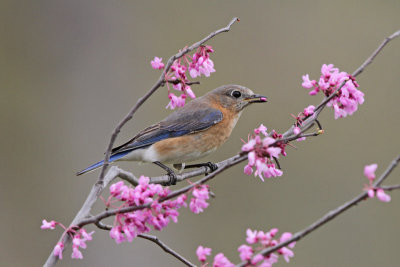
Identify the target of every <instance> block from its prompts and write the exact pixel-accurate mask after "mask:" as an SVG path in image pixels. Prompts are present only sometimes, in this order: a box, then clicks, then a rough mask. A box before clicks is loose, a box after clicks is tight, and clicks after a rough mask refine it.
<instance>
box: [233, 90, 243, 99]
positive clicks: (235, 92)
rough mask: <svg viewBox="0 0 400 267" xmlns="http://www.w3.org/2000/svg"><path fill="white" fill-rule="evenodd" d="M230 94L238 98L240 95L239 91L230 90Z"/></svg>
mask: <svg viewBox="0 0 400 267" xmlns="http://www.w3.org/2000/svg"><path fill="white" fill-rule="evenodd" d="M232 96H233V97H235V98H239V97H241V96H242V94H241V93H240V92H239V91H233V92H232Z"/></svg>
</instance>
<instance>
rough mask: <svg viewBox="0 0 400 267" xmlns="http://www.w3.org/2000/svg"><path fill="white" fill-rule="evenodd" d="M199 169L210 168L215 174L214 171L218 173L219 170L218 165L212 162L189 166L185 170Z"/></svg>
mask: <svg viewBox="0 0 400 267" xmlns="http://www.w3.org/2000/svg"><path fill="white" fill-rule="evenodd" d="M199 167H208V168H210V170H211V172H214V171H216V170H217V169H218V166H217V164H215V163H212V162H210V161H209V162H205V163H199V164H192V165H187V166H185V169H187V168H199ZM206 175H208V172H207V168H206Z"/></svg>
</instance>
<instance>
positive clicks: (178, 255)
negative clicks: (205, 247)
mask: <svg viewBox="0 0 400 267" xmlns="http://www.w3.org/2000/svg"><path fill="white" fill-rule="evenodd" d="M138 237H140V238H143V239H147V240H150V241H151V242H154V243H156V244H157V245H159V246H160V247H161V248H162V249H163V250H164V251H165V252H167V253H169V254H171V255H172V256H174V257H175V258H177V259H178V260H180V261H181V262H183V263H184V264H185V265H186V266H190V267H196V265H194V264H193V263H191V262H190V261H188V260H187V259H185V258H184V257H183V256H182V255H180V254H179V253H177V252H176V251H174V250H173V249H172V248H170V247H168V246H167V245H166V244H165V243H164V242H162V241H161V240H160V239H158V237H156V236H153V235H146V234H140V235H138Z"/></svg>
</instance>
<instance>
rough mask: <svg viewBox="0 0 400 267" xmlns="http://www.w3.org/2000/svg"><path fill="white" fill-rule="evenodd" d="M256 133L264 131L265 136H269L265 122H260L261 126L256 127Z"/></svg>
mask: <svg viewBox="0 0 400 267" xmlns="http://www.w3.org/2000/svg"><path fill="white" fill-rule="evenodd" d="M254 133H255V134H260V133H262V134H263V135H264V136H268V133H267V127H265V126H264V124H260V127H258V128H256V129H254Z"/></svg>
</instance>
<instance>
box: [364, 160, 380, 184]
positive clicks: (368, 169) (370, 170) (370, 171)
mask: <svg viewBox="0 0 400 267" xmlns="http://www.w3.org/2000/svg"><path fill="white" fill-rule="evenodd" d="M377 168H378V164H376V163H374V164H370V165H365V167H364V175H365V177H367V178H368V179H369V180H370V181H373V180H374V179H375V171H376V169H377Z"/></svg>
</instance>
